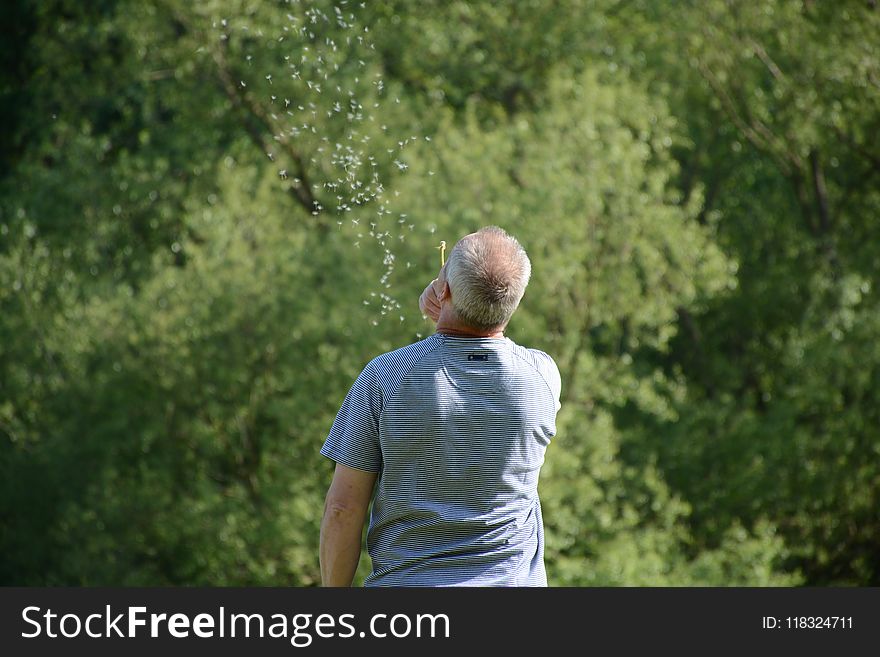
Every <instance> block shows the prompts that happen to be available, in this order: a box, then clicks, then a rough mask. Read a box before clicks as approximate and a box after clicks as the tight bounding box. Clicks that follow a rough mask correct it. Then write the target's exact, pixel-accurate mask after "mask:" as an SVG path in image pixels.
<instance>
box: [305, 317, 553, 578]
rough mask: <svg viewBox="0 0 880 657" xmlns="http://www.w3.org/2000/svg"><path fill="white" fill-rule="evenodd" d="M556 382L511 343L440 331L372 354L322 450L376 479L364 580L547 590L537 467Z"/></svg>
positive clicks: (538, 360) (542, 362) (538, 355)
mask: <svg viewBox="0 0 880 657" xmlns="http://www.w3.org/2000/svg"><path fill="white" fill-rule="evenodd" d="M560 392H561V382H560V377H559V370H558V369H557V367H556V364H555V363H554V362H553V359H552V358H550V356H548V355H547V354H545V353H543V352H541V351H538V350H535V349H526V348H524V347H520V346H519V345H516V344H515V343H514V342H513V341H511V340H509V339H508V338H461V337H452V336H448V335H442V334H434V335H432V336H431V337H429V338H427V339H425V340H422V341H420V342H416V343H415V344H411V345H408V346H406V347H403V348H401V349H397V350H395V351H391V352H389V353H386V354H383V355H381V356H379V357H377V358H375V359H373V360H372V361H371V362H370V363H369V364H368V365H367V366H366V367H365V368H364V370H363V372H361V374H360V376H358V378H357V380H356V381H355V383H354V385H353V386H352V388H351V390H350V391H349V393H348V395H347V396H346V398H345V401H344V402H343V404H342V408H341V409H340V410H339V413H338V414H337V416H336V419H335V420H334V422H333V426H332V427H331V429H330V434H329V436H328V437H327V440H326V442H325V443H324V446H323V448H322V449H321V453H322V454H323V455H324V456H327V457H328V458H330V459H333V460H334V461H336V462H337V463H342V464H343V465H347V466H349V467H352V468H357V469H359V470H367V471H369V472H376V473H378V474H379V476H378V481H377V485H376V490H375V492H374V497H373V506H372V511H371V514H370V525H369V530H368V533H367V550H368V552H369V554H370V557H371V559H372V564H373V570H372V573H371V574H370V575H369V576H368V577H367V579H366V581H365V585H366V586H546V585H547V577H546V574H545V572H544V528H543V522H542V518H541V504H540V501H539V499H538V474H539V472H540V469H541V465H542V464H543V462H544V451H545V449H546V447H547V445H548V444H549V443H550V439H551V438H552V437H553V436H554V435H555V433H556V413H557V411H558V410H559V397H560Z"/></svg>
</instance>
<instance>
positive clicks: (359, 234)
mask: <svg viewBox="0 0 880 657" xmlns="http://www.w3.org/2000/svg"><path fill="white" fill-rule="evenodd" d="M287 4H288V6H289V11H288V13H287V15H286V18H287V22H286V24H283V25H281V26H279V27H278V28H277V34H267V33H266V32H267V31H268V29H263V28H262V27H260V26H259V25H258V23H257V22H256V20H255V19H253V18H252V17H251V18H242V19H241V22H240V24H233V22H232V21H227V20H226V19H224V20H222V21H221V22H220V24H219V26H216V25H215V27H218V29H220V30H221V31H222V33H223V34H224V35H226V36H227V38H228V36H229V35H235V34H236V33H238V34H239V35H240V36H241V38H242V40H243V42H244V41H247V42H248V43H250V44H251V45H250V48H251V51H249V52H246V54H245V55H244V58H245V71H246V73H247V75H242V76H241V77H242V79H241V80H240V85H241V90H240V91H241V93H248V94H251V95H252V98H254V100H256V101H257V102H258V103H260V104H261V105H262V106H266V107H267V116H268V117H269V119H270V121H269V124H270V125H271V127H272V129H273V130H274V131H275V134H273V135H272V140H273V141H274V142H275V143H277V144H279V148H278V150H277V151H270V152H268V153H267V154H266V155H267V157H268V158H269V160H270V161H272V162H273V163H275V164H276V165H277V166H278V170H277V175H278V179H279V182H280V183H281V184H283V185H285V186H286V187H288V188H292V189H294V190H300V191H302V192H303V193H304V195H305V196H306V197H308V198H313V199H314V207H313V208H312V214H313V215H315V216H319V215H320V216H321V217H322V218H323V219H326V218H328V216H332V217H333V220H335V224H336V227H337V229H338V230H340V231H345V232H350V234H351V243H352V246H353V248H365V247H367V246H368V245H370V244H372V246H374V247H377V248H378V250H379V251H380V252H381V254H382V256H381V257H382V261H381V262H382V266H383V268H384V270H383V272H382V274H381V275H380V277H379V278H378V280H377V281H376V284H377V285H378V288H379V289H378V290H374V291H370V292H369V294H368V295H367V298H365V299H364V304H365V305H368V306H370V307H373V308H376V310H377V314H378V316H379V317H385V316H389V317H391V316H393V317H395V318H399V319H400V321H403V320H404V315H403V313H402V312H401V304H400V303H399V302H398V301H397V299H396V298H394V296H393V294H392V293H391V289H392V276H393V274H394V272H395V266H396V264H397V258H396V256H395V254H394V252H393V250H392V247H393V246H395V245H399V244H401V243H403V242H404V241H405V239H406V235H407V234H409V233H412V232H413V231H415V230H416V224H415V223H414V222H411V221H409V220H408V218H407V216H406V214H403V213H400V212H397V211H396V210H395V208H394V207H393V200H394V199H395V198H396V197H397V196H398V194H399V192H397V191H395V190H390V189H389V188H388V184H386V180H385V179H386V178H388V179H389V180H390V178H389V176H390V175H400V174H405V173H406V172H407V170H408V169H409V164H408V163H407V162H406V159H405V157H404V152H405V150H406V148H407V146H408V145H410V144H412V143H414V142H415V141H417V139H418V138H417V137H416V136H413V135H407V136H403V137H400V138H392V136H391V135H389V134H388V127H387V122H390V121H387V118H386V117H387V116H388V112H387V110H386V106H387V105H389V104H393V105H397V104H398V103H400V100H399V98H393V97H391V96H390V95H389V92H388V88H387V85H386V83H385V81H384V80H383V78H382V73H381V67H380V66H379V64H378V61H377V52H376V49H375V46H374V44H373V43H372V41H371V40H370V38H369V34H370V27H369V25H365V24H363V21H361V20H360V19H359V17H358V13H359V12H360V10H362V9H364V8H365V5H366V3H363V2H348V1H345V0H337V1H336V2H335V3H331V2H320V1H318V0H288V3H287ZM245 37H246V38H245ZM260 49H263V50H262V51H260V52H259V53H258V51H259V50H260ZM265 50H271V51H272V53H273V54H274V58H273V60H272V68H273V70H256V68H257V67H256V66H255V62H257V61H265V58H264V57H258V56H257V55H258V54H263V55H265ZM257 90H259V91H257ZM396 111H398V112H399V110H396ZM386 121H387V122H386ZM426 139H427V138H426ZM379 142H381V143H379ZM284 147H289V148H284ZM292 154H295V155H292ZM297 159H298V160H299V161H296V160H297ZM297 174H298V175H297ZM333 220H331V221H330V222H329V223H332V222H333ZM409 266H410V263H407V267H409ZM372 322H373V323H374V324H378V318H374V319H373V320H372Z"/></svg>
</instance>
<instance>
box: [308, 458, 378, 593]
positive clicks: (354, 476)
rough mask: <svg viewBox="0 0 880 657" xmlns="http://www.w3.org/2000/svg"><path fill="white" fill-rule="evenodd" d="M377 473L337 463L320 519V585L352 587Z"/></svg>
mask: <svg viewBox="0 0 880 657" xmlns="http://www.w3.org/2000/svg"><path fill="white" fill-rule="evenodd" d="M375 483H376V473H375V472H366V471H364V470H357V469H355V468H349V467H348V466H346V465H342V464H341V463H337V464H336V471H335V472H334V474H333V481H332V482H331V484H330V490H328V491H327V497H326V499H325V500H324V517H323V519H322V520H321V545H320V562H321V584H322V585H323V586H351V581H352V579H354V573H355V571H356V570H357V566H358V561H359V560H360V556H361V533H362V532H363V529H364V517H365V516H366V514H367V508H368V507H369V506H370V499H371V498H372V496H373V485H374V484H375Z"/></svg>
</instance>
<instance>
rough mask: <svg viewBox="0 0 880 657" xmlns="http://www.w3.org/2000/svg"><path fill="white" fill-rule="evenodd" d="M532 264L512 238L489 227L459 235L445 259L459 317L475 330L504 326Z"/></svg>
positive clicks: (527, 278)
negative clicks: (447, 257) (460, 236)
mask: <svg viewBox="0 0 880 657" xmlns="http://www.w3.org/2000/svg"><path fill="white" fill-rule="evenodd" d="M531 274H532V263H531V262H529V256H528V255H526V252H525V249H523V247H522V246H521V245H520V243H519V242H518V241H517V240H516V238H515V237H513V236H511V235H508V234H507V233H506V232H505V231H504V230H502V229H501V228H498V227H497V226H488V227H486V228H483V229H481V230H479V231H477V232H476V233H474V234H472V235H468V236H467V237H464V238H462V239H461V240H459V242H458V243H457V244H456V245H455V247H453V249H452V251H451V252H450V254H449V260H448V261H447V262H446V281H447V282H448V283H449V289H450V290H451V292H452V308H453V309H454V310H455V313H456V315H457V316H458V319H459V320H460V321H461V322H463V323H464V324H467V325H468V326H470V327H472V328H475V329H478V330H488V329H492V328H497V327H499V326H506V325H507V322H509V321H510V317H511V316H512V315H513V311H515V310H516V308H517V306H518V305H519V302H520V300H521V299H522V297H523V294H525V291H526V285H528V284H529V277H530V276H531Z"/></svg>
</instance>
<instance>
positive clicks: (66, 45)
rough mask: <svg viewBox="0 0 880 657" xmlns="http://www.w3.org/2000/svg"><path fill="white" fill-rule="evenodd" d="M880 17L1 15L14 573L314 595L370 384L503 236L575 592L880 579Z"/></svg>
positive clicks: (6, 539) (553, 505)
mask: <svg viewBox="0 0 880 657" xmlns="http://www.w3.org/2000/svg"><path fill="white" fill-rule="evenodd" d="M877 5H878V3H876V2H873V1H870V0H857V1H856V0H841V1H837V2H824V1H821V0H778V1H769V0H768V1H760V0H742V1H738V2H735V1H733V0H699V1H698V0H692V1H689V2H684V1H683V2H665V1H663V0H629V1H627V0H593V1H588V0H555V1H553V0H530V1H528V0H515V1H514V0H510V1H506V2H488V1H483V2H461V1H449V2H440V1H434V2H431V1H423V2H404V1H403V0H396V1H383V2H372V1H370V2H357V1H349V2H344V1H342V0H337V1H336V2H330V1H322V0H308V1H307V0H302V1H301V2H294V1H291V2H285V1H281V0H275V1H268V0H263V1H259V2H258V1H256V0H224V1H220V0H205V1H202V2H189V1H187V0H160V1H154V2H143V1H135V0H90V1H89V2H80V1H79V0H44V1H35V0H32V1H31V0H8V1H7V2H4V3H3V5H2V9H0V25H2V28H0V30H2V35H3V36H2V40H0V123H2V133H0V555H2V556H0V584H3V585H126V586H128V585H190V584H192V585H229V586H239V585H278V586H307V585H314V584H316V583H317V582H318V581H319V570H318V560H317V541H318V527H319V522H320V517H321V513H322V505H323V496H324V493H325V491H326V487H327V485H328V483H329V478H330V473H331V468H332V464H331V463H330V462H328V461H327V460H326V459H324V458H323V457H321V456H320V455H319V454H318V450H319V449H320V447H321V445H322V442H323V440H324V437H325V436H326V434H327V431H328V430H329V427H330V424H331V422H332V420H333V417H334V415H335V413H336V410H337V409H338V407H339V405H340V403H341V401H342V398H343V396H344V395H345V393H346V392H347V390H348V387H349V386H350V385H351V383H352V381H353V380H354V378H355V377H356V375H357V374H358V372H359V371H360V370H361V368H362V367H363V366H364V365H365V364H366V362H367V361H369V360H370V359H371V358H372V357H373V356H376V355H378V354H379V353H381V352H383V351H386V350H389V349H392V348H396V347H398V346H402V345H404V344H407V343H409V342H412V341H414V340H417V339H419V338H420V337H425V336H426V335H428V334H430V332H431V331H432V327H431V325H430V324H429V323H428V322H427V321H425V320H424V319H423V318H422V317H421V316H420V314H419V311H418V308H417V299H418V295H419V293H420V292H421V290H422V289H423V287H424V286H425V284H426V283H427V282H428V281H429V280H431V278H433V277H434V275H435V274H436V271H437V268H438V265H439V253H438V251H437V249H436V246H437V245H438V243H439V241H440V240H441V239H444V240H446V241H447V242H448V243H450V244H452V243H454V242H455V240H457V239H458V238H459V237H461V236H462V235H464V234H465V233H468V232H470V231H472V230H475V229H476V228H478V227H480V226H483V225H487V224H497V225H500V226H503V227H504V228H506V229H507V230H509V231H510V232H512V233H513V234H514V235H516V236H517V237H518V238H519V239H520V240H521V242H522V243H523V244H524V246H525V247H526V249H527V250H528V252H529V254H530V256H531V258H532V262H533V272H534V273H533V279H532V282H531V284H530V286H529V289H528V291H527V293H526V297H525V299H524V301H523V303H522V305H521V307H520V310H519V311H518V313H517V315H516V316H515V317H514V320H513V322H512V324H511V326H510V328H509V331H508V335H509V336H510V337H511V338H512V339H514V340H515V341H516V342H518V343H520V344H523V345H526V346H531V347H537V348H540V349H543V350H545V351H547V352H548V353H550V354H551V355H552V356H553V357H554V358H555V359H556V361H557V363H558V364H559V367H560V370H561V372H562V377H563V398H562V404H563V405H562V411H561V412H560V415H559V422H558V425H559V426H558V429H559V433H558V436H557V438H556V439H555V441H554V443H553V444H552V445H551V447H550V448H549V450H548V453H547V461H546V464H545V466H544V469H543V471H542V480H541V488H540V492H541V496H542V500H543V505H544V517H545V525H546V540H547V545H546V561H547V570H548V576H549V579H550V583H551V585H575V586H593V585H610V586H632V585H648V586H653V585H674V586H694V585H721V586H727V585H732V586H741V585H774V586H775V585H812V586H827V585H846V586H866V585H874V586H877V585H880V499H878V498H880V300H878V293H877V280H876V279H877V275H876V274H877V272H878V270H880V223H878V219H880V216H878V215H880V213H878V210H880V184H878V183H880V139H878V135H880V39H878V38H877V35H878V34H880V8H878V6H877ZM367 565H368V560H367V559H366V557H364V558H363V559H362V563H361V569H360V571H359V579H358V581H361V580H362V577H363V574H364V572H365V570H364V569H365V568H366V567H367Z"/></svg>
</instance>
